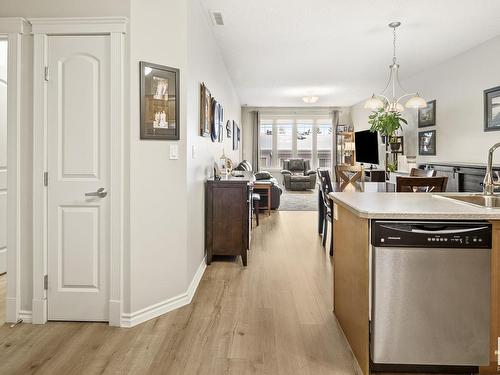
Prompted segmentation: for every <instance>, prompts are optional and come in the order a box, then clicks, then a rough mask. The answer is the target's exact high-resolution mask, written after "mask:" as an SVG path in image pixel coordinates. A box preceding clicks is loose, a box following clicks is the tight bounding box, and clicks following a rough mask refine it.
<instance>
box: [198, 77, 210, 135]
mask: <svg viewBox="0 0 500 375" xmlns="http://www.w3.org/2000/svg"><path fill="white" fill-rule="evenodd" d="M211 110H212V95H211V94H210V90H209V89H208V88H207V86H205V84H204V83H202V84H201V85H200V135H201V136H202V137H208V136H210V130H211V129H210V124H211V122H210V121H211V117H212V113H211Z"/></svg>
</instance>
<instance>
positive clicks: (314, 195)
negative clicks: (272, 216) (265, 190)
mask: <svg viewBox="0 0 500 375" xmlns="http://www.w3.org/2000/svg"><path fill="white" fill-rule="evenodd" d="M317 209H318V191H317V190H305V191H288V190H283V194H281V201H280V208H279V210H280V211H316V210H317Z"/></svg>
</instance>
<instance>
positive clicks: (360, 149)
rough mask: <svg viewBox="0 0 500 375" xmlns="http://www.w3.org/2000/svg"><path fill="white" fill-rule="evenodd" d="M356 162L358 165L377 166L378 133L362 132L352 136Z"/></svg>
mask: <svg viewBox="0 0 500 375" xmlns="http://www.w3.org/2000/svg"><path fill="white" fill-rule="evenodd" d="M354 143H355V147H356V148H355V150H356V161H357V162H358V163H366V164H379V159H378V133H377V132H375V133H372V132H371V131H369V130H363V131H359V132H356V133H355V134H354Z"/></svg>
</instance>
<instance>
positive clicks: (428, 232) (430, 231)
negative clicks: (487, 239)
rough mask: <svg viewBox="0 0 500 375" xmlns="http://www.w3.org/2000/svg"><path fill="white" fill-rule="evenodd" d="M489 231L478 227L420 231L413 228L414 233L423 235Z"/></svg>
mask: <svg viewBox="0 0 500 375" xmlns="http://www.w3.org/2000/svg"><path fill="white" fill-rule="evenodd" d="M483 229H488V227H476V228H460V229H418V228H412V230H411V232H412V233H422V234H458V233H466V232H475V231H478V230H483Z"/></svg>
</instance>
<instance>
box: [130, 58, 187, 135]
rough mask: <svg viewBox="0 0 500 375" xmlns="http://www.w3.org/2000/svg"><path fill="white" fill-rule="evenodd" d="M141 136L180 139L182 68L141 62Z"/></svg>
mask: <svg viewBox="0 0 500 375" xmlns="http://www.w3.org/2000/svg"><path fill="white" fill-rule="evenodd" d="M139 69H140V70H139V72H140V73H139V74H140V139H157V140H179V139H180V129H179V124H180V121H179V69H177V68H172V67H169V66H164V65H158V64H153V63H148V62H145V61H140V62H139Z"/></svg>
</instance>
